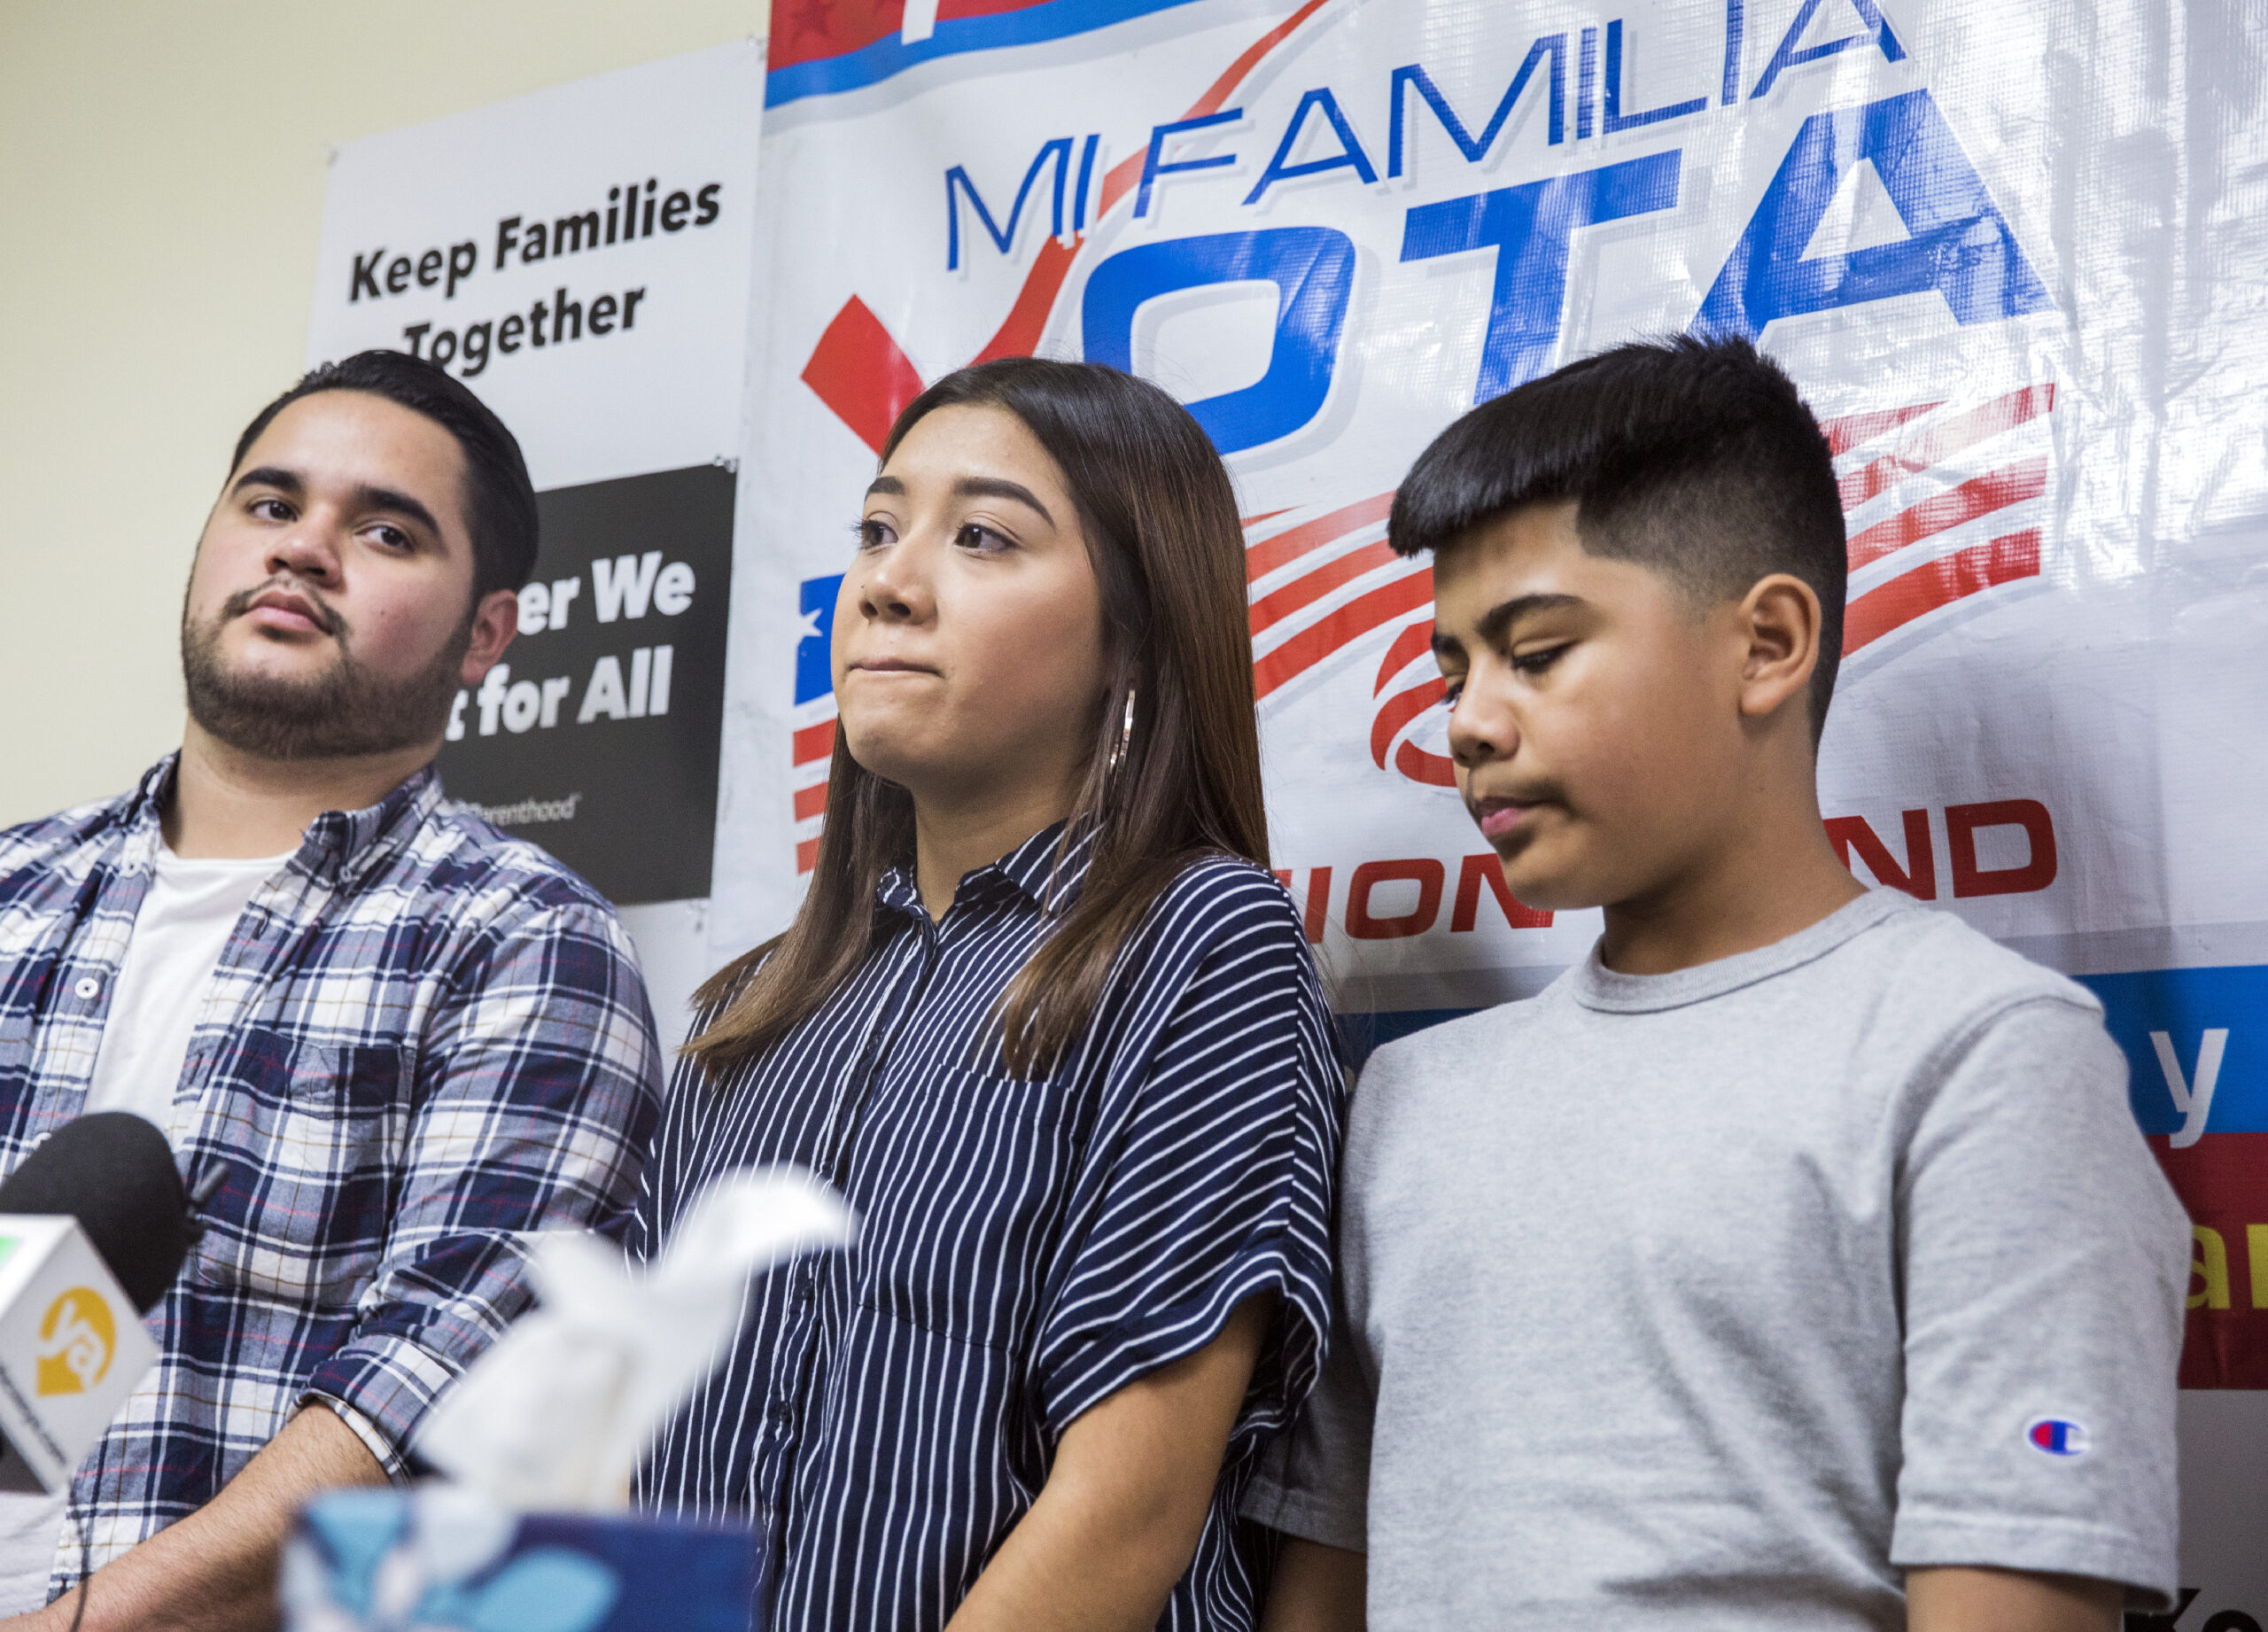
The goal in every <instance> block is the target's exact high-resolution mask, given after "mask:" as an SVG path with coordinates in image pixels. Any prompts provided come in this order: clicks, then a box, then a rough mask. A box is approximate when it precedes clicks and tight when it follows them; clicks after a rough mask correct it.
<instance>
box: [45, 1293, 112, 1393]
mask: <svg viewBox="0 0 2268 1632" xmlns="http://www.w3.org/2000/svg"><path fill="white" fill-rule="evenodd" d="M117 1350H118V1323H117V1322H116V1321H115V1320H113V1318H112V1317H111V1312H110V1304H109V1303H108V1302H106V1301H105V1299H104V1297H103V1294H101V1293H99V1292H97V1291H96V1290H95V1289H94V1288H93V1287H91V1286H74V1287H72V1288H71V1290H70V1291H68V1292H66V1293H65V1294H63V1295H62V1296H61V1297H59V1298H58V1299H56V1300H55V1302H52V1303H50V1304H49V1305H48V1306H47V1313H46V1315H45V1316H43V1317H42V1318H41V1320H40V1323H39V1382H38V1389H39V1392H40V1393H42V1394H43V1395H46V1394H84V1393H86V1392H87V1390H88V1389H89V1388H91V1387H94V1386H95V1385H96V1384H97V1383H98V1382H100V1381H102V1379H103V1375H104V1373H105V1372H108V1371H109V1370H110V1362H111V1356H113V1354H115V1353H116V1352H117Z"/></svg>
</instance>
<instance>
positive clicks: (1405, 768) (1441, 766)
mask: <svg viewBox="0 0 2268 1632" xmlns="http://www.w3.org/2000/svg"><path fill="white" fill-rule="evenodd" d="M1394 769H1395V770H1397V771H1399V772H1401V773H1402V774H1403V775H1404V776H1406V777H1408V778H1409V779H1410V781H1413V782H1423V783H1425V786H1427V787H1428V788H1454V787H1456V760H1454V759H1451V758H1447V757H1446V756H1444V755H1441V754H1429V753H1427V752H1426V751H1425V750H1424V749H1422V748H1420V747H1418V746H1417V743H1415V742H1404V743H1403V744H1402V746H1401V747H1399V748H1397V749H1395V750H1394Z"/></svg>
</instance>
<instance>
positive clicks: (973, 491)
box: [867, 476, 1055, 527]
mask: <svg viewBox="0 0 2268 1632" xmlns="http://www.w3.org/2000/svg"><path fill="white" fill-rule="evenodd" d="M867 491H868V492H872V491H873V489H871V488H869V489H868V490H867ZM953 496H954V497H955V498H957V499H1007V500H1011V501H1014V502H1015V503H1017V504H1021V505H1025V506H1028V507H1029V508H1030V509H1035V510H1037V511H1038V512H1039V518H1040V519H1041V520H1042V521H1044V522H1045V523H1046V524H1047V525H1049V526H1051V527H1052V526H1053V525H1055V517H1052V516H1051V515H1049V514H1048V513H1047V507H1046V506H1045V505H1044V504H1042V503H1041V502H1040V501H1039V495H1038V494H1037V493H1034V492H1032V490H1031V489H1030V488H1029V487H1027V486H1024V485H1023V484H1022V483H1021V482H1011V481H1008V480H1006V479H1004V478H1000V477H998V476H964V477H962V478H960V479H959V481H957V482H955V483H954V484H953Z"/></svg>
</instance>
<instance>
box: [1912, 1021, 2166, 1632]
mask: <svg viewBox="0 0 2268 1632" xmlns="http://www.w3.org/2000/svg"><path fill="white" fill-rule="evenodd" d="M1939 1057H1940V1059H1941V1060H1942V1061H1943V1062H1944V1063H1943V1064H1942V1066H1941V1067H1940V1068H1939V1069H1938V1075H1937V1080H1936V1083H1935V1084H1934V1086H1932V1087H1930V1089H1929V1090H1928V1091H1927V1092H1925V1093H1924V1094H1923V1095H1922V1098H1921V1100H1920V1101H1919V1103H1918V1104H1917V1106H1916V1107H1915V1110H1916V1114H1915V1123H1914V1126H1913V1130H1912V1132H1911V1133H1910V1135H1909V1136H1907V1139H1905V1141H1904V1150H1903V1153H1902V1168H1903V1172H1902V1174H1901V1183H1900V1186H1899V1198H1898V1206H1899V1215H1900V1221H1899V1236H1900V1239H1899V1258H1900V1259H1901V1260H1902V1275H1901V1279H1902V1282H1903V1288H1902V1289H1903V1292H1904V1296H1905V1303H1904V1314H1905V1325H1906V1356H1905V1358H1906V1398H1905V1402H1904V1406H1903V1410H1902V1411H1901V1416H1900V1423H1899V1452H1900V1457H1901V1464H1902V1465H1901V1466H1900V1468H1899V1476H1898V1516H1897V1520H1896V1526H1895V1530H1894V1534H1893V1536H1892V1539H1891V1563H1892V1564H1893V1565H1895V1566H1899V1567H1900V1568H1902V1569H1904V1570H1906V1571H1907V1573H1908V1575H1909V1578H1911V1579H1914V1580H1922V1578H1923V1573H1924V1572H1925V1571H1926V1572H1942V1573H1943V1576H1944V1579H1943V1580H1941V1581H1937V1582H1935V1583H1933V1584H1930V1585H1925V1586H1923V1587H1922V1589H1921V1590H1920V1591H1919V1592H1918V1593H1917V1594H1916V1595H1915V1600H1914V1610H1913V1617H1914V1618H1913V1621H1912V1624H1913V1625H1914V1626H1915V1627H1922V1626H1925V1625H1927V1626H1930V1627H1931V1628H1936V1627H1938V1626H1943V1627H1946V1628H1960V1627H1963V1626H1967V1625H1970V1624H1979V1625H1981V1624H1985V1621H1984V1620H1977V1619H1974V1617H1975V1616H1976V1615H1977V1614H1980V1613H1983V1612H1981V1611H1977V1610H1975V1609H1973V1608H1971V1607H1970V1606H1972V1605H1975V1604H1976V1603H1977V1599H1978V1595H1979V1594H1984V1593H1990V1592H1993V1591H1996V1590H2004V1591H2014V1592H2016V1594H2017V1595H2018V1596H2019V1597H2023V1596H2025V1595H2026V1593H2027V1591H2029V1592H2031V1593H2037V1592H2039V1591H2042V1590H2047V1589H2048V1588H2047V1586H2044V1585H2043V1583H2048V1584H2053V1583H2060V1585H2055V1586H2054V1588H2053V1589H2054V1591H2056V1592H2060V1593H2061V1594H2062V1597H2063V1598H2064V1599H2065V1600H2067V1601H2068V1600H2070V1597H2071V1594H2072V1593H2073V1592H2074V1591H2077V1590H2078V1589H2076V1588H2075V1587H2074V1586H2073V1584H2072V1583H2074V1582H2076V1581H2118V1582H2122V1583H2124V1585H2125V1586H2126V1587H2127V1588H2129V1589H2133V1591H2134V1598H2135V1600H2136V1602H2135V1605H2134V1606H2135V1607H2137V1608H2140V1609H2145V1610H2147V1609H2149V1608H2152V1607H2154V1606H2155V1605H2157V1604H2163V1603H2167V1602H2168V1594H2169V1593H2171V1590H2172V1588H2173V1584H2174V1582H2175V1580H2176V1577H2177V1566H2176V1562H2175V1548H2174V1542H2175V1536H2174V1516H2175V1511H2176V1508H2177V1505H2178V1504H2177V1502H2176V1499H2175V1498H2176V1486H2175V1481H2174V1460H2175V1456H2174V1403H2175V1399H2176V1381H2175V1373H2176V1370H2177V1367H2178V1364H2179V1356H2180V1345H2181V1332H2182V1325H2181V1323H2182V1314H2183V1309H2182V1299H2183V1294H2184V1281H2185V1271H2186V1269H2187V1259H2188V1252H2187V1247H2188V1240H2187V1237H2188V1233H2189V1232H2188V1228H2187V1220H2186V1217H2184V1216H2183V1215H2182V1213H2181V1209H2180V1208H2179V1204H2178V1203H2177V1202H2176V1201H2175V1200H2174V1198H2173V1193H2172V1192H2171V1188H2170V1187H2169V1186H2168V1185H2167V1184H2166V1182H2165V1179H2164V1177H2163V1175H2162V1174H2161V1173H2160V1172H2159V1171H2158V1169H2157V1164H2156V1162H2155V1160H2154V1159H2153V1158H2152V1156H2151V1154H2150V1152H2149V1149H2148V1146H2146V1145H2145V1144H2144V1142H2143V1139H2142V1136H2141V1133H2140V1130H2139V1129H2138V1128H2137V1127H2136V1126H2135V1123H2134V1117H2133V1112H2132V1108H2131V1107H2130V1105H2129V1103H2128V1099H2127V1092H2126V1064H2125V1061H2124V1058H2123V1057H2122V1056H2121V1055H2120V1054H2119V1053H2118V1051H2117V1047H2116V1045H2114V1044H2113V1043H2112V1042H2111V1040H2110V1038H2109V1037H2108V1036H2107V1035H2106V1034H2105V1033H2104V1031H2103V1029H2102V1022H2101V1016H2100V1014H2099V1012H2097V1011H2095V1010H2094V1009H2093V1007H2092V1006H2085V1005H2084V1004H2083V1001H2082V1000H2080V999H2077V997H2076V994H2074V996H2073V997H2071V998H2068V999H2067V998H2064V997H2062V996H2050V997H2042V998H2036V999H2035V998H2025V999H2022V1000H2019V1001H2017V1002H2016V1003H2014V1004H2012V1005H2010V1006H2006V1007H2002V1008H2000V1010H1998V1011H1997V1012H1996V1013H1993V1014H1991V1015H1989V1016H1988V1017H1987V1018H1985V1020H1984V1021H1983V1022H1980V1023H1978V1024H1976V1025H1974V1026H1973V1027H1971V1028H1970V1029H1969V1030H1967V1031H1966V1032H1965V1033H1964V1034H1962V1035H1960V1036H1957V1037H1953V1038H1951V1039H1948V1042H1947V1044H1946V1045H1945V1046H1943V1047H1942V1048H1941V1050H1940V1055H1939ZM2041 1333H2052V1334H2053V1341H2041V1340H2040V1334H2041ZM2018 1583H2023V1585H2022V1586H2019V1585H2018ZM2085 1590H2086V1591H2087V1592H2094V1591H2097V1590H2098V1589H2094V1588H2092V1587H2090V1588H2087V1589H2085ZM1941 1593H1942V1594H1946V1595H1948V1596H1946V1597H1945V1598H1944V1600H1943V1605H1942V1608H1943V1613H1944V1614H1945V1615H1946V1617H1947V1619H1945V1620H1925V1619H1924V1616H1925V1615H1931V1614H1936V1613H1938V1595H1939V1594H1941ZM2079 1601H2081V1602H2084V1601H2085V1599H2084V1597H2082V1598H2081V1599H2080V1600H2079ZM1959 1615H1969V1616H1970V1617H1971V1618H1970V1619H1956V1618H1953V1617H1956V1616H1959ZM1987 1618H1988V1619H1990V1617H1987ZM2009 1624H2012V1625H2014V1624H2030V1623H2020V1622H2014V1621H2011V1622H2010V1623H2009ZM2037 1624H2039V1625H2041V1626H2059V1625H2062V1624H2066V1623H2064V1622H2060V1621H2054V1620H2040V1621H2038V1622H2037ZM2070 1624H2075V1625H2086V1624H2108V1623H2107V1622H2102V1621H2101V1620H2097V1621H2092V1622H2090V1621H2080V1622H2073V1623H2070Z"/></svg>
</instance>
